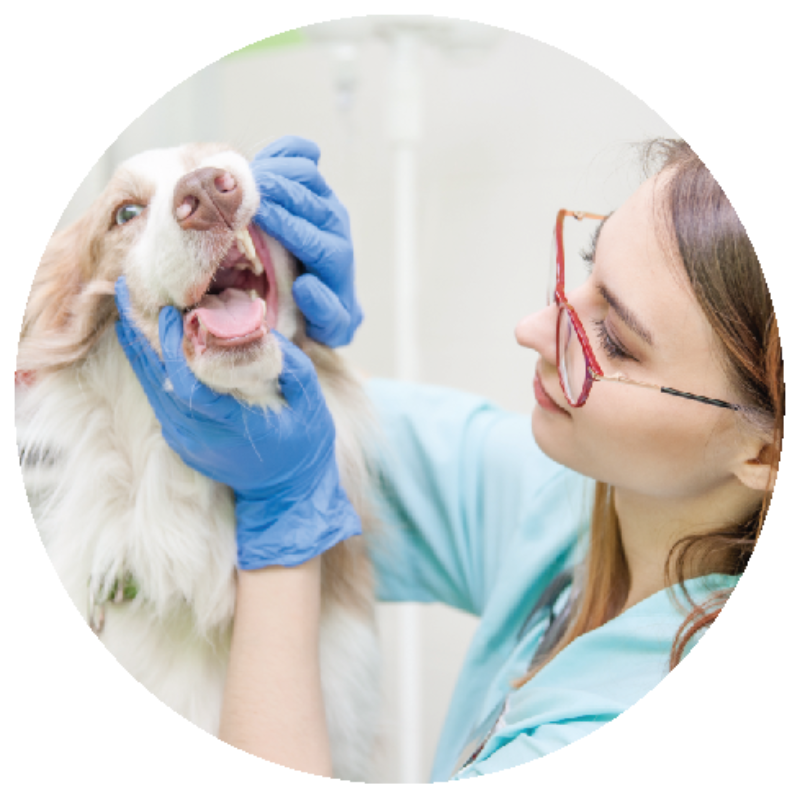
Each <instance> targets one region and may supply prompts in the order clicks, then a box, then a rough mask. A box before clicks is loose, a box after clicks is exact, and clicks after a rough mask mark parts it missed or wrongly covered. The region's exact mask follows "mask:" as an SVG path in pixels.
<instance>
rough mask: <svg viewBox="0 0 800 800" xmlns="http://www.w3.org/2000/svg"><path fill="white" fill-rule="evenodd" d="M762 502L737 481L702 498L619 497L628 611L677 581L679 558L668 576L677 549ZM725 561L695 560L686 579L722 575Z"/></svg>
mask: <svg viewBox="0 0 800 800" xmlns="http://www.w3.org/2000/svg"><path fill="white" fill-rule="evenodd" d="M759 502H760V496H759V495H758V493H756V492H753V491H752V490H751V489H747V488H746V487H744V486H743V485H742V484H741V483H739V482H738V481H731V482H728V483H725V484H721V485H720V486H719V487H717V488H716V489H715V490H714V491H712V492H707V493H705V494H703V495H702V496H697V497H688V498H687V497H684V498H661V497H651V496H644V495H641V494H636V493H634V492H628V491H625V490H624V489H620V488H616V489H615V491H614V506H615V510H616V512H617V518H618V520H619V528H620V537H621V540H622V549H623V551H624V553H625V558H626V561H627V564H628V571H629V574H630V589H629V592H628V599H627V601H626V603H625V606H624V608H623V611H625V610H627V609H628V608H631V607H632V606H634V605H636V604H637V603H639V602H641V601H642V600H644V599H645V598H647V597H650V595H652V594H655V593H656V592H659V591H661V590H662V589H665V588H666V587H667V586H671V585H672V584H674V583H676V582H677V580H678V575H677V572H676V569H675V558H674V557H673V559H672V562H671V563H670V570H669V575H667V574H666V570H665V567H666V565H667V560H668V559H669V556H670V551H671V549H672V547H673V546H674V545H675V544H676V543H677V542H678V541H680V540H681V539H683V538H685V537H686V536H691V535H693V534H702V533H707V532H711V531H717V530H720V529H723V528H725V527H731V526H733V525H736V524H737V523H738V522H739V521H741V520H743V519H745V518H746V517H747V516H748V515H749V514H750V513H752V511H753V509H754V508H755V507H757V504H758V503H759ZM721 566H722V560H721V559H719V558H717V559H716V560H715V561H712V560H709V559H706V560H704V561H702V562H700V561H698V560H697V559H695V560H694V561H693V562H689V563H687V565H686V569H685V572H684V575H683V578H684V579H689V578H694V577H698V576H700V575H708V574H711V573H713V572H715V571H718V570H719V569H720V568H721Z"/></svg>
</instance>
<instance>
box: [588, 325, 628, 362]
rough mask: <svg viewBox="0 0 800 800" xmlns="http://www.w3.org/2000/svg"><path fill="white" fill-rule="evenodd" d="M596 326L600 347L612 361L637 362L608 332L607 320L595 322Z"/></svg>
mask: <svg viewBox="0 0 800 800" xmlns="http://www.w3.org/2000/svg"><path fill="white" fill-rule="evenodd" d="M594 326H595V329H596V330H597V336H598V338H599V339H600V346H601V347H602V348H603V351H604V352H605V354H606V355H607V356H608V357H609V358H610V359H611V360H612V361H614V360H619V359H623V358H629V359H632V360H633V361H636V360H637V359H635V358H634V357H633V356H632V355H631V354H630V353H629V352H628V351H627V350H626V349H625V348H624V347H623V346H622V345H621V344H620V343H619V342H618V341H617V340H616V339H614V337H613V336H612V335H611V334H610V333H609V332H608V327H607V326H606V323H605V320H595V321H594Z"/></svg>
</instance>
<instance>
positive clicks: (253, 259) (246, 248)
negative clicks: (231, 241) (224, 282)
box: [236, 228, 264, 275]
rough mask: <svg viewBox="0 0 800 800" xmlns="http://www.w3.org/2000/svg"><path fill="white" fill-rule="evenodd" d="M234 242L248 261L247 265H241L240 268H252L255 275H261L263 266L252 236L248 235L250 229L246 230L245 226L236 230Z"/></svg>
mask: <svg viewBox="0 0 800 800" xmlns="http://www.w3.org/2000/svg"><path fill="white" fill-rule="evenodd" d="M236 243H237V245H238V246H239V250H240V251H241V253H242V255H244V256H245V257H246V258H247V259H248V260H249V261H250V266H249V267H248V266H246V265H245V266H242V267H241V269H252V270H253V272H254V273H255V274H256V275H261V274H262V273H263V272H264V267H263V265H262V264H261V261H260V260H259V258H258V255H257V254H256V248H255V245H254V244H253V238H252V237H251V236H250V231H248V230H247V228H245V229H244V230H242V231H237V232H236Z"/></svg>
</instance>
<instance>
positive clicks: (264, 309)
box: [258, 297, 267, 319]
mask: <svg viewBox="0 0 800 800" xmlns="http://www.w3.org/2000/svg"><path fill="white" fill-rule="evenodd" d="M258 299H259V300H260V301H261V313H262V314H263V315H264V319H266V318H267V302H266V300H264V298H263V297H259V298H258Z"/></svg>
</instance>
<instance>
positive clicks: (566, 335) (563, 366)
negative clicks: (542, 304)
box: [558, 308, 587, 403]
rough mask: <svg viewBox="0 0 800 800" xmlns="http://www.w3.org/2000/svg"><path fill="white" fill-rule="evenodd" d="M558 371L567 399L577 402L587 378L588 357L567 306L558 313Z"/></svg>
mask: <svg viewBox="0 0 800 800" xmlns="http://www.w3.org/2000/svg"><path fill="white" fill-rule="evenodd" d="M558 371H559V374H560V376H561V383H562V385H563V388H564V393H565V394H566V396H567V400H569V402H570V403H577V402H578V400H579V398H580V396H581V393H582V391H583V387H584V384H585V383H586V380H587V375H586V358H585V356H584V354H583V348H582V347H581V343H580V340H579V339H578V334H577V333H576V332H575V328H574V327H573V326H572V320H571V319H570V315H569V312H568V311H567V309H566V308H562V309H561V311H560V312H559V315H558Z"/></svg>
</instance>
